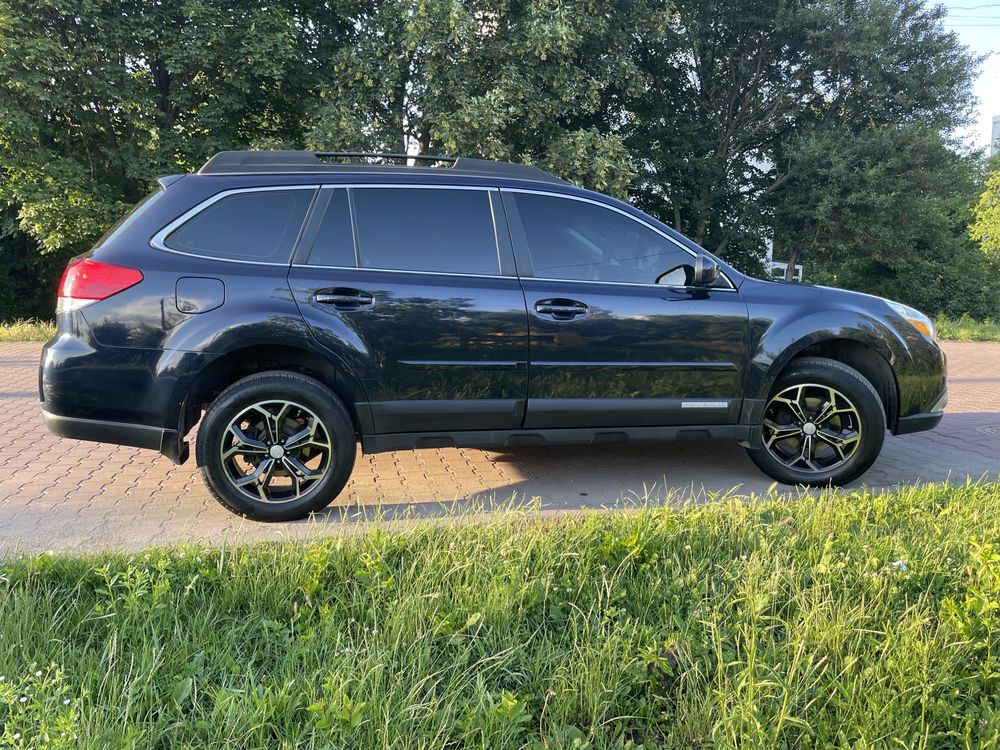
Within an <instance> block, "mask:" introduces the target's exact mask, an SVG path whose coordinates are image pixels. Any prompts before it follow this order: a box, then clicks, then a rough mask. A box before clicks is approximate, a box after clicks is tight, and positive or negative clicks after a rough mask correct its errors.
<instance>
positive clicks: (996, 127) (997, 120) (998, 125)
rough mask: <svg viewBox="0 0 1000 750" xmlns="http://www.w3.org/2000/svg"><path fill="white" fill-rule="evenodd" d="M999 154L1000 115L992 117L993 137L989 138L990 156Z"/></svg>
mask: <svg viewBox="0 0 1000 750" xmlns="http://www.w3.org/2000/svg"><path fill="white" fill-rule="evenodd" d="M996 153H1000V115H993V135H992V136H990V154H996Z"/></svg>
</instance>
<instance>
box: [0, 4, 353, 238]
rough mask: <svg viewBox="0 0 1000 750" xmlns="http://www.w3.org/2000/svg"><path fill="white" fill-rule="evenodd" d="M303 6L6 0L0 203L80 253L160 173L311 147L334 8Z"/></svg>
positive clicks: (0, 17) (0, 54)
mask: <svg viewBox="0 0 1000 750" xmlns="http://www.w3.org/2000/svg"><path fill="white" fill-rule="evenodd" d="M324 7H326V10H324V11H322V12H321V13H319V14H313V15H311V16H310V18H309V23H305V22H304V21H303V15H302V14H303V10H302V8H301V7H300V6H299V3H298V2H296V0H276V2H272V3H268V5H267V6H266V7H263V6H260V5H258V4H257V3H250V2H241V1H240V0H163V1H162V2H158V3H147V2H144V0H77V1H76V2H65V1H64V0H32V1H31V2H15V1H13V0H0V178H2V179H0V200H2V201H5V202H7V203H8V204H10V205H13V206H15V207H16V210H17V211H18V219H19V224H20V227H21V228H22V229H23V230H24V231H26V232H27V233H28V234H29V235H31V236H32V237H33V238H35V240H37V242H38V243H39V245H40V248H41V250H42V251H43V252H51V251H54V250H57V249H59V250H65V249H67V248H74V249H80V248H83V247H86V246H87V244H88V243H90V242H92V241H93V240H94V239H95V238H97V237H98V236H100V235H101V234H102V233H103V232H104V230H105V229H106V228H107V227H108V226H109V225H110V224H111V223H112V222H113V221H114V220H115V219H116V218H117V217H118V216H119V215H120V214H121V213H122V212H123V211H124V210H126V208H127V207H128V206H129V205H131V204H132V203H134V202H135V201H136V200H137V199H138V198H139V197H140V196H141V195H142V194H143V193H144V192H146V191H148V190H149V188H150V185H151V183H152V179H153V178H154V177H155V176H156V175H157V174H162V173H164V172H178V171H187V170H190V169H191V168H193V167H196V166H198V165H200V164H201V162H203V161H204V159H205V158H206V157H207V156H209V155H210V154H212V153H214V152H216V151H219V150H222V149H226V148H241V147H248V146H251V145H254V144H258V143H282V144H288V145H300V146H301V144H302V139H303V133H304V131H305V129H306V128H307V127H308V123H309V121H308V109H309V106H310V103H311V99H310V97H311V95H312V92H314V91H315V90H316V88H317V87H318V85H319V80H320V78H319V76H320V70H321V68H322V65H321V63H320V62H319V61H320V59H321V58H323V57H325V56H326V55H327V54H328V53H329V52H330V50H329V47H330V45H335V44H337V43H339V39H340V35H339V34H338V33H336V31H337V28H338V27H339V26H338V25H339V21H338V20H337V19H338V18H339V16H338V13H337V12H336V9H333V8H330V7H329V6H324Z"/></svg>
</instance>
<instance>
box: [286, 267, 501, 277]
mask: <svg viewBox="0 0 1000 750" xmlns="http://www.w3.org/2000/svg"><path fill="white" fill-rule="evenodd" d="M292 268H325V269H327V270H329V271H361V272H368V271H370V272H371V273H416V274H420V275H421V276H459V277H462V278H466V279H508V280H510V279H513V280H515V281H517V280H518V279H519V277H518V276H510V275H508V274H495V273H453V272H451V271H411V270H407V269H403V268H357V267H355V266H321V265H317V264H314V263H292Z"/></svg>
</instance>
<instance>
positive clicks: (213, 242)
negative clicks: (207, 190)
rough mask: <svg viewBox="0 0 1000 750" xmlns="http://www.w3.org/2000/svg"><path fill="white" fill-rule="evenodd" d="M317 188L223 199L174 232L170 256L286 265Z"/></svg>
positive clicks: (167, 243) (167, 242)
mask: <svg viewBox="0 0 1000 750" xmlns="http://www.w3.org/2000/svg"><path fill="white" fill-rule="evenodd" d="M314 192H315V189H314V188H308V189H288V188H286V189H279V190H252V191H244V192H237V193H230V194H228V195H223V196H222V197H221V198H218V199H217V200H215V201H214V202H212V203H211V204H209V205H208V206H205V207H204V208H202V209H201V210H200V211H198V212H197V213H196V214H195V215H194V216H192V217H191V218H190V219H188V220H187V221H185V222H184V223H183V224H181V225H180V226H179V227H177V228H176V229H174V230H173V231H172V232H170V233H169V234H168V235H167V236H166V238H165V239H164V240H163V244H164V246H166V247H167V248H169V249H171V250H176V251H177V252H181V253H188V254H190V255H204V256H208V257H211V258H221V259H226V260H244V261H256V262H266V263H287V262H288V261H289V259H290V258H291V255H292V249H293V247H294V246H295V241H296V239H297V238H298V236H299V230H301V228H302V222H303V220H304V219H305V216H306V212H307V211H308V209H309V203H310V202H311V200H312V197H313V194H314Z"/></svg>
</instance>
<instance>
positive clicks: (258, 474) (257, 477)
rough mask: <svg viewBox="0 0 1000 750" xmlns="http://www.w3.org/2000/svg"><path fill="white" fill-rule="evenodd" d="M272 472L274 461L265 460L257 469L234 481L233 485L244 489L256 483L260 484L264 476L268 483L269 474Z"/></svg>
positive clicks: (270, 459)
mask: <svg viewBox="0 0 1000 750" xmlns="http://www.w3.org/2000/svg"><path fill="white" fill-rule="evenodd" d="M273 471H274V459H273V458H266V459H264V460H263V461H261V462H260V463H259V464H258V465H257V468H255V469H254V470H253V471H251V472H250V473H249V474H247V475H245V476H242V477H240V478H239V479H237V480H235V482H234V484H236V486H237V487H245V486H247V485H248V484H251V483H253V482H258V483H259V482H262V481H263V478H264V477H265V476H266V477H267V481H270V479H271V472H273Z"/></svg>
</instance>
